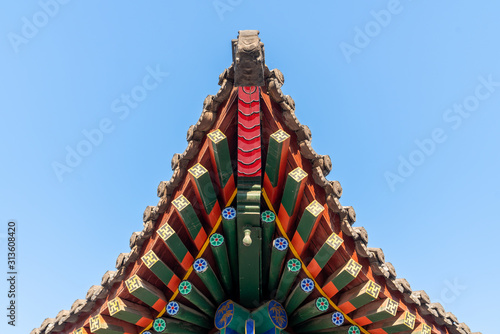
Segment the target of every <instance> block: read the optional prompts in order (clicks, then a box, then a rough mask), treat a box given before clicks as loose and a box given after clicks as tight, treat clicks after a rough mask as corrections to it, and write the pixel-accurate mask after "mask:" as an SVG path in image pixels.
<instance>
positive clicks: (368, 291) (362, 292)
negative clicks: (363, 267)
mask: <svg viewBox="0 0 500 334" xmlns="http://www.w3.org/2000/svg"><path fill="white" fill-rule="evenodd" d="M380 289H381V287H380V285H378V284H377V283H375V282H374V281H372V280H368V282H364V283H362V284H360V285H358V286H357V287H354V288H352V289H350V290H349V291H347V292H345V293H343V294H342V295H341V296H340V297H339V300H338V302H337V305H338V307H339V308H340V309H341V310H342V312H344V313H345V314H347V313H351V312H352V311H354V310H356V309H358V308H360V307H362V306H364V305H366V304H368V303H371V302H372V301H374V300H375V299H377V297H378V295H379V293H380Z"/></svg>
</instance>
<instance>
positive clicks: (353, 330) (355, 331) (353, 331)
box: [349, 326, 360, 334]
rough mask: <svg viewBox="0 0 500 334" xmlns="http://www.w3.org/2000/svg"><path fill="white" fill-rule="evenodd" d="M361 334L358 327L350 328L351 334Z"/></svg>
mask: <svg viewBox="0 0 500 334" xmlns="http://www.w3.org/2000/svg"><path fill="white" fill-rule="evenodd" d="M359 333H360V330H359V328H358V327H356V326H351V327H349V334H359Z"/></svg>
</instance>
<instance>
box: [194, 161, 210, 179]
mask: <svg viewBox="0 0 500 334" xmlns="http://www.w3.org/2000/svg"><path fill="white" fill-rule="evenodd" d="M189 173H190V174H191V175H193V176H194V177H195V178H196V179H199V178H200V176H202V175H203V174H205V173H208V170H207V169H206V168H205V167H203V166H202V165H201V164H200V163H197V164H196V165H194V166H193V167H191V168H189Z"/></svg>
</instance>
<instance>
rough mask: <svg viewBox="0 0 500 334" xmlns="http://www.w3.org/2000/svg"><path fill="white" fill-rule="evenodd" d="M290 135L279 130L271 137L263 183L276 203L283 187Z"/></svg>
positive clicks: (270, 198)
mask: <svg viewBox="0 0 500 334" xmlns="http://www.w3.org/2000/svg"><path fill="white" fill-rule="evenodd" d="M289 146H290V135H289V134H288V133H286V132H285V131H283V130H281V129H280V130H278V131H276V132H275V133H273V134H272V135H271V136H270V137H269V145H268V146H267V158H266V167H265V172H264V179H263V185H264V189H265V190H266V194H267V196H268V197H269V200H270V201H271V203H273V204H274V203H275V202H276V199H277V198H278V196H279V195H280V191H281V189H283V181H284V179H285V170H286V160H287V157H288V148H289Z"/></svg>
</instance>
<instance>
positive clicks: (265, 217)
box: [260, 210, 276, 223]
mask: <svg viewBox="0 0 500 334" xmlns="http://www.w3.org/2000/svg"><path fill="white" fill-rule="evenodd" d="M260 218H261V219H262V221H263V222H264V223H272V222H273V221H274V220H275V219H276V215H275V214H274V212H272V211H270V210H267V211H264V212H262V214H261V215H260Z"/></svg>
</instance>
